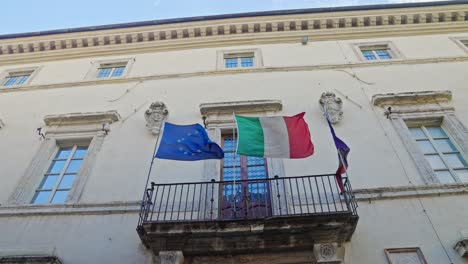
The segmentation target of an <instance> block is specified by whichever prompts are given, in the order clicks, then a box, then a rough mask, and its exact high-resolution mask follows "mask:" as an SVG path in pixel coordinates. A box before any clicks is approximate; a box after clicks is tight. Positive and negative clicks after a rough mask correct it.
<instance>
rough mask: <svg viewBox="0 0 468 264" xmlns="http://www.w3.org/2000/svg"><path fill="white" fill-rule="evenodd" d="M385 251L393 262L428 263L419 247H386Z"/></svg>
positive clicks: (399, 263) (404, 263)
mask: <svg viewBox="0 0 468 264" xmlns="http://www.w3.org/2000/svg"><path fill="white" fill-rule="evenodd" d="M385 253H386V255H387V258H388V261H389V262H390V263H391V264H427V262H426V260H425V258H424V256H423V254H422V252H421V249H419V248H393V249H386V250H385Z"/></svg>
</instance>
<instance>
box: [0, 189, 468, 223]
mask: <svg viewBox="0 0 468 264" xmlns="http://www.w3.org/2000/svg"><path fill="white" fill-rule="evenodd" d="M450 195H468V184H466V183H465V184H448V185H420V186H397V187H381V188H368V189H355V190H354V196H355V198H356V200H357V201H358V202H369V201H373V200H391V199H412V198H417V197H440V196H450ZM139 212H140V201H116V202H107V203H73V204H49V205H33V204H24V205H8V204H5V205H3V206H0V217H11V216H38V215H108V214H137V213H139Z"/></svg>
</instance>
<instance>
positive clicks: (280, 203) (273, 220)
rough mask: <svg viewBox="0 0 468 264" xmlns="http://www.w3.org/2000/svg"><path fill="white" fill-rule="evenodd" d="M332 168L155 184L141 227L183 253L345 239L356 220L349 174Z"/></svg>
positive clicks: (157, 246)
mask: <svg viewBox="0 0 468 264" xmlns="http://www.w3.org/2000/svg"><path fill="white" fill-rule="evenodd" d="M343 186H344V192H341V191H340V188H339V187H338V182H337V180H336V178H335V175H334V174H330V175H315V176H300V177H285V178H280V177H274V178H270V179H261V180H243V181H215V180H212V181H210V182H196V183H174V184H155V183H151V188H148V189H147V190H146V192H145V197H144V199H143V203H142V207H141V212H140V218H139V222H138V227H137V232H138V234H139V236H140V238H141V241H142V242H143V244H144V245H145V246H146V247H147V248H150V249H151V250H153V252H154V253H155V254H156V255H158V253H159V252H160V251H182V252H183V254H184V255H194V256H196V255H213V254H221V255H222V254H243V253H257V252H268V251H278V250H287V251H292V250H307V249H311V248H312V247H313V246H314V244H315V243H330V242H336V243H342V242H344V241H348V240H349V239H350V238H351V236H352V234H353V232H354V230H355V228H356V225H357V222H358V218H359V217H358V215H357V211H356V208H357V204H356V202H355V200H354V196H353V194H352V189H351V185H350V182H349V180H348V179H347V178H344V179H343Z"/></svg>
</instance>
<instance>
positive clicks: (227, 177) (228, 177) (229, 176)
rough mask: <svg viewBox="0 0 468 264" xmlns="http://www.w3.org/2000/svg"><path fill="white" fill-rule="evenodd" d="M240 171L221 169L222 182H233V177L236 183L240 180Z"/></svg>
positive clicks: (238, 169)
mask: <svg viewBox="0 0 468 264" xmlns="http://www.w3.org/2000/svg"><path fill="white" fill-rule="evenodd" d="M240 172H241V169H240V168H239V167H237V168H223V180H224V181H233V180H234V177H235V178H236V181H238V180H240V179H241V175H240Z"/></svg>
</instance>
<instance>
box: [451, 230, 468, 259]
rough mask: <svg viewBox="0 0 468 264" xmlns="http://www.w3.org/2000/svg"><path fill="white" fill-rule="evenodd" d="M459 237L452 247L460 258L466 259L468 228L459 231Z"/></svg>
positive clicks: (467, 253)
mask: <svg viewBox="0 0 468 264" xmlns="http://www.w3.org/2000/svg"><path fill="white" fill-rule="evenodd" d="M459 237H460V238H459V239H458V241H457V243H456V244H455V246H454V247H453V249H455V251H457V253H458V254H459V255H460V256H461V257H462V258H467V259H468V229H465V230H462V231H460V232H459Z"/></svg>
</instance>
